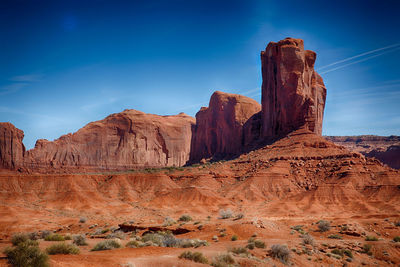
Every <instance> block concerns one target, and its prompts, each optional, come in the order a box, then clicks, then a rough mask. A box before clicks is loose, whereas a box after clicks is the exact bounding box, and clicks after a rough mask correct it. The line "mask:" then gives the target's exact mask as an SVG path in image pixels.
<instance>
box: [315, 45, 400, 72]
mask: <svg viewBox="0 0 400 267" xmlns="http://www.w3.org/2000/svg"><path fill="white" fill-rule="evenodd" d="M398 46H400V43H397V44H393V45H389V46H385V47H381V48H378V49H374V50H371V51H368V52H364V53H361V54H358V55H355V56H352V57H349V58H345V59H342V60H339V61H336V62H333V63H331V64H328V65H325V66H323V67H320V68H318V70H321V69H326V68H328V67H330V66H334V65H337V64H340V63H343V62H347V61H350V60H352V59H355V58H359V57H362V56H366V55H369V54H372V53H375V52H378V51H382V50H386V49H390V48H393V47H398Z"/></svg>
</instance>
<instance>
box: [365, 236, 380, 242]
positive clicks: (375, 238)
mask: <svg viewBox="0 0 400 267" xmlns="http://www.w3.org/2000/svg"><path fill="white" fill-rule="evenodd" d="M365 241H378V238H377V237H376V236H366V237H365Z"/></svg>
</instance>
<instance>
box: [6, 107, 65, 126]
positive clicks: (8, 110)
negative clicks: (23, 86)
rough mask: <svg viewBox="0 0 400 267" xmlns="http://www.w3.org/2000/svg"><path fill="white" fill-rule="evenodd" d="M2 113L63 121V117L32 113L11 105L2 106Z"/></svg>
mask: <svg viewBox="0 0 400 267" xmlns="http://www.w3.org/2000/svg"><path fill="white" fill-rule="evenodd" d="M0 113H12V114H17V115H23V116H30V117H38V118H42V119H51V120H55V121H60V122H61V121H63V120H62V119H60V118H57V117H52V116H48V115H43V114H37V113H32V112H24V111H21V110H17V109H12V108H9V107H4V106H0Z"/></svg>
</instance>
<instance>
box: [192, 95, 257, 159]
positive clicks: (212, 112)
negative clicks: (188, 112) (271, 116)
mask: <svg viewBox="0 0 400 267" xmlns="http://www.w3.org/2000/svg"><path fill="white" fill-rule="evenodd" d="M260 110H261V106H260V104H259V103H258V102H257V101H255V100H253V99H251V98H249V97H246V96H242V95H237V94H228V93H223V92H219V91H217V92H215V93H214V94H213V95H212V96H211V99H210V104H209V107H208V108H206V107H203V108H201V109H200V111H199V112H197V114H196V126H195V129H194V131H193V137H192V146H191V152H190V160H191V161H198V160H201V159H203V158H205V159H207V158H229V157H230V156H234V155H237V154H238V153H240V152H242V150H243V146H244V142H245V140H249V139H252V136H251V135H252V133H251V130H249V131H246V132H245V131H244V125H245V124H246V122H247V121H248V120H249V119H250V118H251V117H252V116H253V115H254V114H256V113H258V112H260Z"/></svg>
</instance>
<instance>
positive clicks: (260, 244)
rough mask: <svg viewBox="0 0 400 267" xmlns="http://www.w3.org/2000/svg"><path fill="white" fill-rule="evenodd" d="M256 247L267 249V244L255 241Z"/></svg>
mask: <svg viewBox="0 0 400 267" xmlns="http://www.w3.org/2000/svg"><path fill="white" fill-rule="evenodd" d="M254 246H255V247H256V248H265V242H263V241H261V240H254Z"/></svg>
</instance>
